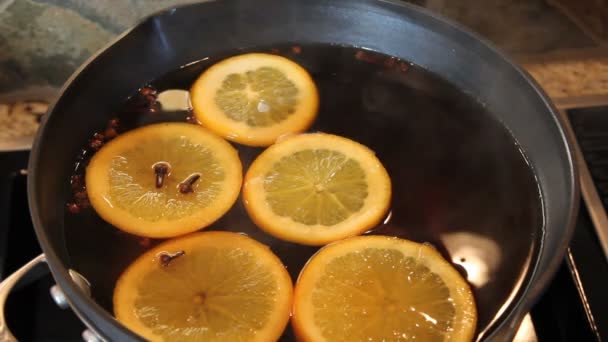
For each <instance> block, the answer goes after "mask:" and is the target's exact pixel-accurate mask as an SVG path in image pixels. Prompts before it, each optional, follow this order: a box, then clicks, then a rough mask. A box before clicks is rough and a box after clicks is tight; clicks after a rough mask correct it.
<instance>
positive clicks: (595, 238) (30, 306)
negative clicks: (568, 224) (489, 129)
mask: <svg viewBox="0 0 608 342" xmlns="http://www.w3.org/2000/svg"><path fill="white" fill-rule="evenodd" d="M567 115H568V116H569V118H570V121H571V122H572V127H573V128H574V133H575V134H576V136H577V138H578V139H577V140H578V142H579V146H580V148H581V150H582V152H583V155H584V158H585V159H586V160H587V165H588V169H589V170H590V171H591V172H590V175H591V177H590V179H591V185H595V188H596V189H597V195H598V196H597V197H598V198H599V199H600V201H602V200H603V203H602V204H603V206H602V205H600V208H599V210H601V212H600V213H599V214H598V212H596V210H598V207H597V205H595V206H590V205H589V203H588V201H587V202H585V201H581V207H580V211H579V217H578V222H577V226H576V231H575V233H574V237H573V239H572V242H571V244H570V247H569V249H568V253H567V255H566V257H565V259H564V261H563V263H562V265H561V267H560V269H559V271H558V272H557V274H556V276H555V278H554V280H553V282H552V283H551V285H550V286H549V288H548V289H547V291H546V292H545V294H544V295H543V296H542V297H541V298H540V300H539V301H538V303H537V304H536V305H535V306H534V308H533V309H532V311H531V312H530V313H529V314H528V315H527V316H526V319H525V320H524V322H523V323H522V326H521V327H520V330H519V332H518V334H517V336H516V338H515V341H517V342H535V341H551V342H561V341H574V340H576V341H603V340H608V296H606V295H605V292H606V289H608V262H607V259H608V258H607V255H606V254H604V251H603V249H602V240H601V239H600V238H599V237H601V236H603V234H601V233H600V234H598V233H597V231H598V229H608V226H606V227H601V226H600V225H601V223H602V222H603V221H602V218H604V219H605V218H606V214H605V211H604V208H605V207H606V206H607V205H608V107H596V108H591V109H577V110H571V111H569V112H568V113H567ZM28 156H29V153H28V152H27V151H22V152H11V153H4V154H0V170H1V171H0V196H1V197H0V280H1V279H3V278H5V277H6V276H7V275H9V274H11V273H12V272H14V271H15V270H16V269H18V268H19V267H20V266H22V265H23V264H25V263H26V262H27V261H29V260H31V259H32V258H33V257H35V256H36V255H38V254H40V253H41V251H40V247H39V246H38V243H37V241H36V237H35V234H34V230H33V227H32V222H31V220H30V215H29V210H28V207H27V194H26V180H27V172H26V171H25V169H26V167H27V158H28ZM583 192H585V191H583ZM585 194H587V193H585ZM588 197H589V196H585V200H588ZM600 203H601V202H600ZM588 207H590V209H592V210H588ZM602 215H603V216H602ZM598 217H600V218H599V219H598ZM607 222H608V220H607ZM605 233H607V234H608V231H606V232H605ZM53 284H54V281H53V279H52V277H51V276H50V274H49V272H48V270H46V269H44V268H40V269H37V270H36V272H32V273H31V274H30V276H29V277H28V278H27V279H24V280H23V281H22V282H21V283H20V284H19V286H17V288H15V289H14V290H13V292H12V293H11V295H10V297H9V299H8V302H7V307H6V309H5V313H6V316H7V320H8V325H9V327H10V329H11V331H12V332H13V334H14V335H15V337H17V338H18V339H19V340H20V341H81V340H82V339H83V337H82V332H83V331H84V330H85V326H84V325H83V324H82V323H81V322H80V321H79V320H78V318H77V317H76V316H75V315H74V314H73V313H72V312H71V311H70V310H62V309H60V308H59V307H58V306H57V305H56V304H55V303H54V302H53V300H52V298H51V296H50V295H49V289H50V287H51V286H52V285H53Z"/></svg>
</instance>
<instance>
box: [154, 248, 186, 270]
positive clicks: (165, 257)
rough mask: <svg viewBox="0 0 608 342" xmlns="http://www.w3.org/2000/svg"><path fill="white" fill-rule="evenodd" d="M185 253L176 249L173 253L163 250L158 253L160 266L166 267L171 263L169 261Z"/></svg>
mask: <svg viewBox="0 0 608 342" xmlns="http://www.w3.org/2000/svg"><path fill="white" fill-rule="evenodd" d="M184 254H186V252H184V251H177V252H175V253H173V254H170V253H166V252H163V253H161V254H160V255H159V257H158V260H159V261H160V265H161V266H162V267H167V266H169V265H170V264H171V262H172V261H173V260H175V259H177V258H179V257H181V256H182V255H184Z"/></svg>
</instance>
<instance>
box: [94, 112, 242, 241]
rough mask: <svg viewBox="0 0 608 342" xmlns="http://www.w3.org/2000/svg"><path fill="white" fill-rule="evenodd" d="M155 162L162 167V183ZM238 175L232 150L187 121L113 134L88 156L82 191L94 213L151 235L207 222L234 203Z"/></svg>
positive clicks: (188, 229)
mask: <svg viewBox="0 0 608 342" xmlns="http://www.w3.org/2000/svg"><path fill="white" fill-rule="evenodd" d="M158 167H164V168H165V169H164V176H163V175H161V176H162V182H161V183H162V184H161V186H158V184H157V178H158V176H159V175H158V174H157V172H158V171H162V170H160V169H158ZM241 182H242V166H241V162H240V160H239V157H238V154H237V152H236V150H235V149H234V148H233V147H232V146H230V144H229V143H228V142H227V141H225V140H224V139H222V138H220V137H218V136H216V135H214V134H212V133H211V132H209V131H208V130H206V129H205V128H203V127H201V126H198V125H192V124H186V123H162V124H155V125H150V126H145V127H142V128H138V129H135V130H133V131H130V132H127V133H125V134H123V135H120V136H118V137H117V138H115V139H113V140H111V141H110V142H109V143H108V144H107V145H105V146H104V147H102V148H101V150H99V152H97V153H96V154H95V155H94V156H93V158H92V159H91V162H90V163H89V165H88V167H87V170H86V186H87V192H88V195H89V199H90V201H91V204H92V206H93V208H94V209H95V211H96V212H97V213H98V214H99V216H101V217H102V218H103V219H104V220H106V221H107V222H109V223H111V224H112V225H114V226H116V227H117V228H119V229H122V230H124V231H126V232H129V233H132V234H136V235H141V236H147V237H153V238H166V237H173V236H177V235H181V234H185V233H189V232H193V231H195V230H198V229H201V228H204V227H206V226H208V225H209V224H211V223H213V222H214V221H215V220H217V219H218V218H220V217H221V216H222V215H223V214H224V213H225V212H226V211H228V209H230V207H231V206H232V205H233V204H234V202H235V201H236V199H237V197H238V195H239V190H240V186H241ZM189 183H192V184H191V186H188V184H189Z"/></svg>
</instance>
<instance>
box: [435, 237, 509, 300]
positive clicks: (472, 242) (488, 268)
mask: <svg viewBox="0 0 608 342" xmlns="http://www.w3.org/2000/svg"><path fill="white" fill-rule="evenodd" d="M442 240H443V243H444V245H445V247H446V249H447V250H448V252H449V253H450V256H451V257H452V262H453V263H455V264H457V265H460V266H462V267H463V268H464V269H465V270H466V271H467V280H468V281H469V282H470V283H471V284H473V285H475V287H478V288H479V287H482V286H484V285H485V284H486V283H487V282H488V281H490V276H491V275H492V274H494V273H495V272H496V271H497V267H498V265H499V264H500V259H501V252H500V248H499V247H498V244H496V242H494V241H493V240H490V239H488V238H485V237H483V236H482V235H477V234H472V233H469V232H458V233H451V234H445V235H444V236H443V237H442Z"/></svg>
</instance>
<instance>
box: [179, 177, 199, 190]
mask: <svg viewBox="0 0 608 342" xmlns="http://www.w3.org/2000/svg"><path fill="white" fill-rule="evenodd" d="M200 178H201V175H199V174H193V175H192V176H190V177H188V178H186V180H185V181H183V182H181V183H179V192H181V193H182V194H187V193H191V192H194V188H193V185H194V183H196V181H197V180H199V179H200Z"/></svg>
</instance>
